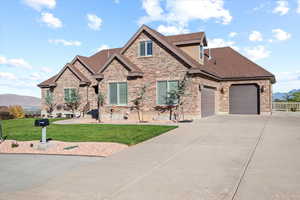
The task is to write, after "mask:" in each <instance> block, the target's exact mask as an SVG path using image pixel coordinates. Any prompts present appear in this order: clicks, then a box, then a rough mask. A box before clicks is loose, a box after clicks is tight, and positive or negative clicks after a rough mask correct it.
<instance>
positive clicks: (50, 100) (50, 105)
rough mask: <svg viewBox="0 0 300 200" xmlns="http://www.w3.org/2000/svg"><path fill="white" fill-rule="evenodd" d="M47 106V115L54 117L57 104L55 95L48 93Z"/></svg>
mask: <svg viewBox="0 0 300 200" xmlns="http://www.w3.org/2000/svg"><path fill="white" fill-rule="evenodd" d="M45 104H46V106H47V109H46V110H47V113H48V114H50V115H52V112H53V111H54V109H55V106H56V103H54V98H53V93H52V92H49V93H47V95H46V97H45Z"/></svg>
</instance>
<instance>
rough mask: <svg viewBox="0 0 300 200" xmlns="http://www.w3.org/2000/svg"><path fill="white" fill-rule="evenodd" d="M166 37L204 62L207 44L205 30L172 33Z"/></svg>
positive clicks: (201, 62) (200, 61) (197, 59)
mask: <svg viewBox="0 0 300 200" xmlns="http://www.w3.org/2000/svg"><path fill="white" fill-rule="evenodd" d="M166 38H167V39H168V41H169V42H171V43H172V44H174V45H176V46H177V47H179V48H180V49H181V50H183V51H184V52H185V53H186V54H188V55H189V56H191V57H192V58H194V59H195V60H196V61H198V62H199V63H200V64H203V63H204V47H206V46H207V41H206V36H205V33H204V32H197V33H189V34H181V35H172V36H166Z"/></svg>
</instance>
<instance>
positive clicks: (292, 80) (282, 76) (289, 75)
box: [274, 71, 300, 92]
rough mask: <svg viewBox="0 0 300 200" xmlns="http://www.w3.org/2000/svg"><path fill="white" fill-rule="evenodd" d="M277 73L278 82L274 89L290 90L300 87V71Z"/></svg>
mask: <svg viewBox="0 0 300 200" xmlns="http://www.w3.org/2000/svg"><path fill="white" fill-rule="evenodd" d="M275 75H276V80H277V83H276V84H275V85H274V91H277V92H279V91H280V92H288V91H290V90H292V89H299V88H300V87H299V86H300V71H293V72H277V73H275Z"/></svg>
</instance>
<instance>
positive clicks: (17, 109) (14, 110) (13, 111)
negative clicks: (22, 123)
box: [8, 105, 25, 119]
mask: <svg viewBox="0 0 300 200" xmlns="http://www.w3.org/2000/svg"><path fill="white" fill-rule="evenodd" d="M8 109H9V113H10V115H12V116H13V118H16V119H20V118H24V116H25V112H24V110H23V108H22V106H19V105H15V106H9V108H8Z"/></svg>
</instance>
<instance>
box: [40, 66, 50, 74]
mask: <svg viewBox="0 0 300 200" xmlns="http://www.w3.org/2000/svg"><path fill="white" fill-rule="evenodd" d="M41 72H45V73H50V72H52V69H51V68H49V67H42V68H41Z"/></svg>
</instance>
